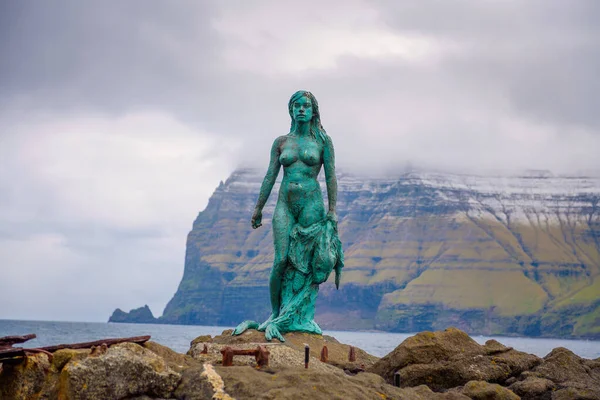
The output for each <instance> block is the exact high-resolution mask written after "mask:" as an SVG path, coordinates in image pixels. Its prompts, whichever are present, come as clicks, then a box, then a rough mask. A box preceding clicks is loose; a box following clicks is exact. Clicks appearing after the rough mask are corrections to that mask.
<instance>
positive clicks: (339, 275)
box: [335, 268, 342, 290]
mask: <svg viewBox="0 0 600 400" xmlns="http://www.w3.org/2000/svg"><path fill="white" fill-rule="evenodd" d="M341 279H342V271H341V270H340V268H336V269H335V288H336V289H337V290H339V289H340V280H341Z"/></svg>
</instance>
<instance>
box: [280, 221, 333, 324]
mask: <svg viewBox="0 0 600 400" xmlns="http://www.w3.org/2000/svg"><path fill="white" fill-rule="evenodd" d="M288 260H289V264H288V268H287V269H286V271H285V274H284V279H283V289H282V293H281V311H280V312H279V317H277V318H275V319H273V320H272V321H271V323H275V324H276V325H277V328H278V330H279V331H280V332H281V333H286V332H307V333H316V334H321V333H322V331H321V328H320V327H319V325H317V323H316V322H315V321H314V317H315V302H316V300H317V293H318V292H319V284H321V283H323V282H325V281H326V280H327V279H328V278H329V275H330V274H331V271H333V270H334V269H335V270H336V271H341V269H342V267H343V266H344V253H343V252H342V243H341V242H340V239H339V238H338V234H337V228H336V226H335V222H334V221H331V220H330V219H328V218H326V219H324V220H323V221H320V222H316V223H314V224H312V225H310V226H309V227H307V228H303V227H301V226H300V225H296V226H295V227H294V228H293V229H292V233H291V235H290V250H289V255H288ZM338 273H339V272H338Z"/></svg>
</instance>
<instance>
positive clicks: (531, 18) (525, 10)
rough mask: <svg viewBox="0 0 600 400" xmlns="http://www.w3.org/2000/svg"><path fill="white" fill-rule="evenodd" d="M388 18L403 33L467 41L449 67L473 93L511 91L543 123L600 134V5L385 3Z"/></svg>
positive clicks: (587, 0) (556, 0)
mask: <svg viewBox="0 0 600 400" xmlns="http://www.w3.org/2000/svg"><path fill="white" fill-rule="evenodd" d="M385 7H386V10H385V12H383V13H382V16H383V18H384V20H385V21H386V23H387V24H388V25H389V26H391V27H393V28H394V29H396V30H397V31H399V32H412V33H416V34H425V35H433V36H436V37H438V38H441V39H444V40H447V41H448V40H449V41H456V42H458V43H462V44H463V51H460V52H458V53H457V54H453V55H452V56H451V57H448V59H447V60H445V61H444V69H445V70H446V71H448V72H451V73H452V74H453V75H454V76H455V77H456V78H457V79H460V80H461V81H463V82H464V83H465V85H466V89H467V90H470V91H475V90H478V88H479V90H486V89H487V88H492V89H493V90H494V91H495V92H496V93H500V94H502V93H505V94H506V96H507V99H508V100H509V101H510V102H511V106H512V108H513V111H514V112H515V113H517V114H525V115H527V116H529V117H531V118H534V119H536V120H537V121H538V122H539V123H558V124H566V125H580V126H584V127H589V128H592V129H593V130H594V131H595V132H598V130H599V128H600V114H599V113H598V112H597V111H596V110H597V109H598V106H599V105H600V80H599V79H597V71H598V70H599V69H600V24H598V22H597V21H598V20H600V3H598V2H597V1H594V0H581V1H573V2H565V1H560V0H550V1H542V0H540V1H528V2H521V1H506V2H478V1H458V2H437V1H425V2H414V1H402V2H391V1H389V2H386V3H385Z"/></svg>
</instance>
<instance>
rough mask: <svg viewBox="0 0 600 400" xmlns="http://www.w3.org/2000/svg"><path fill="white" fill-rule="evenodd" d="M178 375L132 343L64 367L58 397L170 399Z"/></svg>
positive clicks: (111, 348)
mask: <svg viewBox="0 0 600 400" xmlns="http://www.w3.org/2000/svg"><path fill="white" fill-rule="evenodd" d="M180 378H181V375H180V374H179V373H177V372H175V371H174V370H173V369H171V368H170V367H169V366H168V364H167V362H166V361H165V360H164V359H163V358H162V357H160V356H158V355H157V354H155V353H154V352H152V351H150V350H148V349H146V348H144V347H142V346H140V345H138V344H135V343H120V344H117V345H114V346H111V347H110V348H108V349H107V350H106V352H105V353H104V354H100V355H97V356H89V357H87V358H85V359H83V360H80V361H78V362H69V363H67V364H66V365H65V366H64V368H63V369H62V371H61V376H60V387H59V393H61V394H63V395H64V397H65V398H68V399H73V400H79V399H81V400H95V399H98V400H100V399H123V398H127V397H135V396H142V395H148V396H150V397H155V398H169V397H171V395H172V393H173V392H174V391H175V388H176V387H177V384H178V383H179V380H180Z"/></svg>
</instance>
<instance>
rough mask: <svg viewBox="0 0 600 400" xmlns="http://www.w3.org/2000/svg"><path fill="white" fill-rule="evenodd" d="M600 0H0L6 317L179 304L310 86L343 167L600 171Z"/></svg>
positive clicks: (2, 311) (69, 316) (102, 314)
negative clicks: (236, 197)
mask: <svg viewBox="0 0 600 400" xmlns="http://www.w3.org/2000/svg"><path fill="white" fill-rule="evenodd" d="M598 21H600V1H596V0H589V1H578V0H572V1H568V0H554V1H552V0H539V1H533V0H529V1H522V0H515V1H509V0H504V1H492V0H465V1H433V0H431V1H427V0H414V1H404V0H389V1H368V0H343V1H342V0H340V1H312V0H307V1H302V2H297V1H283V0H273V1H258V0H252V1H249V0H237V1H233V0H227V1H216V0H215V1H189V2H186V1H177V2H168V1H161V2H158V1H147V0H144V1H142V0H139V1H131V0H129V1H119V2H117V1H113V2H109V1H106V0H103V1H78V0H71V1H55V2H43V1H37V2H36V1H19V0H7V1H2V2H0V268H1V270H0V319H6V318H8V319H42V320H74V321H78V320H79V321H105V320H106V319H107V318H108V316H109V315H110V313H111V312H112V311H113V309H114V308H116V307H121V308H122V309H125V310H129V309H131V308H134V307H139V306H141V305H143V304H146V303H147V304H148V305H150V307H151V309H152V311H153V312H154V314H155V316H159V315H161V314H162V310H163V308H164V306H165V305H166V303H167V301H168V300H169V299H170V298H171V297H172V295H173V293H174V292H175V290H176V288H177V285H178V283H179V281H180V279H181V276H182V274H183V261H184V253H185V239H186V235H187V233H188V231H189V230H190V229H191V225H192V222H193V220H194V218H195V217H196V215H197V213H198V212H199V211H201V210H202V209H203V208H204V207H205V205H206V203H207V201H208V197H209V196H210V194H211V193H212V191H213V190H214V188H215V187H216V186H217V185H218V183H219V181H220V180H225V179H226V178H227V176H228V175H229V174H230V173H231V172H232V171H233V169H234V168H235V167H236V166H237V165H240V164H244V165H257V166H260V167H261V168H266V165H267V162H268V153H269V148H270V146H271V143H272V141H273V139H274V138H275V137H277V136H279V135H281V134H285V133H287V132H288V130H289V116H288V113H287V101H288V99H289V97H290V95H291V94H292V93H293V92H295V91H296V90H299V89H307V90H310V91H312V92H313V93H314V94H315V96H316V97H317V99H318V100H319V105H320V109H321V116H322V122H323V125H324V127H325V129H326V130H327V131H328V133H329V134H330V136H331V137H332V138H333V141H334V143H335V147H336V153H337V162H338V166H339V167H340V168H344V169H347V170H359V169H361V170H366V171H368V172H372V173H381V172H382V171H387V172H389V171H394V170H399V168H402V167H404V166H405V165H407V164H408V163H411V164H412V165H415V166H418V167H422V168H428V169H437V170H448V171H462V172H465V171H466V172H473V173H483V172H485V173H487V172H498V171H500V172H504V173H513V172H514V171H520V170H524V169H549V170H551V171H553V172H554V173H560V174H574V173H586V174H589V173H593V174H596V173H598V171H600V156H599V154H600V95H599V93H600V75H599V72H598V71H600V24H599V23H598Z"/></svg>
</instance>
